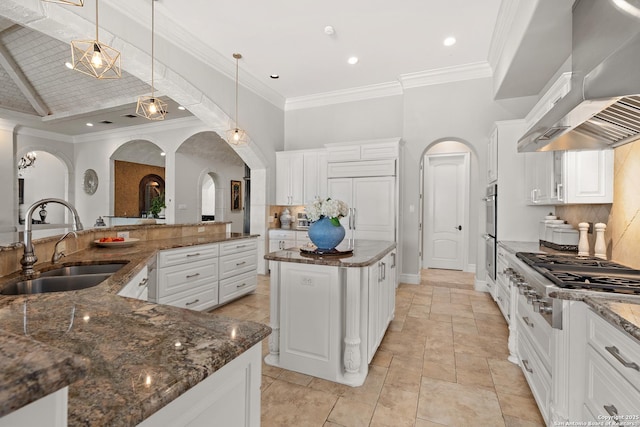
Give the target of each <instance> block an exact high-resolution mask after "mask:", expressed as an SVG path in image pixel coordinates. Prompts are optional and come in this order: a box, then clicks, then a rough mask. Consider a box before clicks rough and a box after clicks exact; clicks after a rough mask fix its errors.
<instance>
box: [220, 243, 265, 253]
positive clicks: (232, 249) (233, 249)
mask: <svg viewBox="0 0 640 427" xmlns="http://www.w3.org/2000/svg"><path fill="white" fill-rule="evenodd" d="M257 248H258V242H257V240H256V239H242V240H233V241H230V242H225V243H220V256H225V255H231V254H237V253H239V252H246V251H251V250H256V249H257Z"/></svg>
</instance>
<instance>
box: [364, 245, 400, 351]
mask: <svg viewBox="0 0 640 427" xmlns="http://www.w3.org/2000/svg"><path fill="white" fill-rule="evenodd" d="M395 272H396V252H395V251H393V252H391V253H389V254H387V255H386V256H385V257H384V258H383V259H382V260H380V261H378V262H377V263H375V264H374V265H372V266H370V267H369V302H368V305H369V313H368V316H369V319H368V320H369V322H368V328H369V330H368V335H369V337H368V338H369V339H368V340H367V343H368V348H367V359H368V360H367V362H371V359H373V356H374V355H375V353H376V350H377V349H378V347H379V346H380V343H381V342H382V338H383V337H384V334H385V332H386V330H387V327H388V326H389V323H390V322H391V321H392V320H393V317H394V313H395V301H396V299H395V295H396V286H395V285H396V281H395V274H396V273H395Z"/></svg>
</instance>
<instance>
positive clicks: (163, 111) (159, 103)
mask: <svg viewBox="0 0 640 427" xmlns="http://www.w3.org/2000/svg"><path fill="white" fill-rule="evenodd" d="M155 3H156V0H151V96H140V97H138V105H137V106H136V114H137V115H139V116H142V117H145V118H147V119H149V120H164V116H166V115H167V103H166V102H164V101H163V100H161V99H159V98H156V97H155V96H154V88H153V80H154V79H153V75H154V66H153V63H154V53H155V51H154V49H155V44H154V41H153V39H154V34H155V21H156V19H155V17H156V9H155Z"/></svg>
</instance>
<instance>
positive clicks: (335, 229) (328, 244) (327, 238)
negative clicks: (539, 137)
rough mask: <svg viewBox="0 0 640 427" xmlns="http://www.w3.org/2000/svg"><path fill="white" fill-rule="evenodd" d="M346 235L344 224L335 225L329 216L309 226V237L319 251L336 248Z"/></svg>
mask: <svg viewBox="0 0 640 427" xmlns="http://www.w3.org/2000/svg"><path fill="white" fill-rule="evenodd" d="M344 235H345V231H344V227H343V226H342V224H340V225H338V226H335V225H333V224H332V223H331V220H330V219H329V218H321V219H319V220H318V221H316V222H314V223H312V224H311V225H310V226H309V239H311V241H312V242H313V244H314V245H316V246H317V247H318V250H319V251H329V250H331V249H334V248H335V247H336V246H338V245H339V244H340V242H342V239H344Z"/></svg>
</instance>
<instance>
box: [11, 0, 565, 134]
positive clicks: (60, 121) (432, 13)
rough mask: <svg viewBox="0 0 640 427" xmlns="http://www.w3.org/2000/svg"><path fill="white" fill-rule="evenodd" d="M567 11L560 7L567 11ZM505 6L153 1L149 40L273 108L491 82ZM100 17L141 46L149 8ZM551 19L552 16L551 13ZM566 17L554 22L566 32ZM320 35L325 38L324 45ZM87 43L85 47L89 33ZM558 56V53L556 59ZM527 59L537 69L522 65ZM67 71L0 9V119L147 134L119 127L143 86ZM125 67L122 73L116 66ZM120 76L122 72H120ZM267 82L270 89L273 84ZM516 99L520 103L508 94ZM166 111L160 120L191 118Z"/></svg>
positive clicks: (128, 79)
mask: <svg viewBox="0 0 640 427" xmlns="http://www.w3.org/2000/svg"><path fill="white" fill-rule="evenodd" d="M532 1H533V0H532ZM569 1H570V0H563V1H559V2H557V3H562V4H564V5H566V4H567V3H568V2H569ZM29 2H30V3H33V4H37V3H39V2H37V1H36V0H29ZM505 3H506V4H516V3H517V2H514V1H512V0H483V1H469V0H448V1H446V2H443V1H436V0H403V1H401V2H389V1H383V0H373V1H372V0H350V1H348V2H344V1H340V0H325V1H322V2H313V1H309V0H302V1H295V2H291V1H285V0H273V1H270V2H264V1H257V0H236V1H230V2H211V1H206V0H192V1H189V2H184V1H181V0H157V3H156V5H157V6H156V16H157V18H156V29H157V31H158V33H159V36H158V37H160V38H164V39H169V40H172V42H173V43H176V44H178V45H180V44H182V45H184V46H185V50H187V51H189V50H190V53H194V52H196V53H199V54H201V55H202V57H203V58H204V60H205V61H206V62H208V63H210V64H212V65H213V66H214V68H217V69H218V70H220V71H222V72H223V74H226V75H227V76H229V77H231V78H233V72H234V70H235V69H234V66H235V63H234V60H233V58H232V54H233V53H234V52H241V53H242V54H243V59H242V60H241V65H240V66H241V70H242V75H243V76H244V77H243V84H245V85H247V87H250V88H251V89H252V90H254V91H256V92H258V93H260V92H262V93H265V94H267V95H266V97H269V98H270V99H271V100H272V101H273V99H280V100H281V105H284V104H285V103H286V102H290V101H295V100H299V99H305V98H309V97H316V96H323V95H325V94H332V93H340V92H348V91H353V90H354V89H359V88H365V89H366V88H371V87H376V86H380V85H388V84H396V85H399V84H400V83H402V82H403V80H404V79H407V78H412V77H414V76H416V75H423V74H426V75H429V74H430V73H431V74H436V75H437V74H438V73H445V74H446V73H447V72H449V71H450V70H455V69H457V68H461V67H468V66H486V67H487V69H489V70H490V66H489V56H490V50H491V47H492V39H495V37H496V28H497V27H496V25H497V21H498V18H499V15H500V13H501V11H504V10H505ZM536 3H537V2H536ZM554 3H555V2H554ZM43 4H45V5H46V6H42V4H40V7H44V8H46V9H45V10H55V9H50V8H52V7H62V8H67V9H64V13H73V14H77V15H81V16H82V17H83V18H84V19H86V20H87V22H92V14H93V13H94V11H95V3H94V2H93V1H91V0H86V1H85V6H84V8H74V7H69V6H61V5H56V4H53V3H43ZM501 4H502V8H501ZM507 6H508V5H507ZM69 8H70V9H69ZM507 9H508V7H507ZM551 9H552V8H551ZM563 9H565V10H566V7H564V6H563ZM69 11H70V12H69ZM100 11H101V18H100V26H101V28H102V27H103V26H104V27H105V28H106V29H107V30H109V31H112V28H109V27H110V22H111V26H112V27H113V22H114V21H115V20H117V19H118V17H119V16H120V17H122V16H123V14H124V15H126V16H127V18H130V19H132V20H133V21H134V22H136V23H138V24H139V25H140V30H141V31H140V32H138V33H134V32H133V31H132V32H131V34H132V35H133V36H134V37H137V36H138V35H140V36H142V35H143V34H144V37H148V34H149V21H150V16H149V14H150V4H149V2H148V1H147V0H144V1H135V2H132V1H131V0H105V1H102V2H101V3H100ZM103 11H104V19H103V17H102V15H103ZM549 13H551V14H553V10H550V12H549ZM566 17H567V16H566V14H563V15H562V19H563V20H566ZM552 18H554V19H555V20H556V21H552V20H549V19H548V17H547V16H542V17H537V19H541V20H546V26H545V32H546V33H547V34H548V33H549V32H550V31H551V28H550V27H551V26H550V25H549V23H550V22H555V24H554V25H555V26H556V27H558V26H562V25H565V26H566V25H567V24H568V25H570V21H569V22H568V23H567V22H559V21H558V17H557V16H556V17H552ZM327 26H331V27H332V30H333V32H332V33H331V31H329V30H328V29H326V27H327ZM329 33H330V34H329ZM120 36H121V37H122V35H120ZM450 36H453V37H455V38H456V40H457V43H456V44H454V45H453V46H450V47H446V46H444V45H443V40H444V39H445V38H446V37H450ZM87 38H93V35H91V34H90V33H88V34H87ZM61 39H64V37H61ZM535 41H536V40H533V41H532V40H528V42H529V45H530V46H529V47H530V48H531V49H532V50H531V54H530V55H528V56H527V55H525V57H527V58H528V61H529V62H530V63H532V65H528V66H527V67H528V68H529V69H531V68H532V67H533V66H534V65H533V63H535V66H536V67H538V69H532V70H531V73H532V74H535V73H538V74H539V67H541V64H543V63H544V61H545V58H548V57H549V55H546V56H545V55H539V57H537V56H536V55H537V54H538V53H540V52H543V48H547V49H548V46H537V45H536V43H535ZM538 44H539V43H538ZM564 45H566V43H564ZM565 47H566V46H563V48H565ZM536 49H537V50H538V51H537V52H536ZM565 50H566V49H565ZM567 54H568V52H563V53H562V54H561V55H560V57H562V55H564V57H566V55H567ZM123 56H124V54H123ZM351 56H357V57H358V59H359V61H358V63H357V64H355V65H350V64H348V63H347V59H348V58H349V57H351ZM556 56H557V55H556ZM531 57H536V58H537V60H536V61H531V60H530V58H531ZM69 60H70V48H69V45H68V43H66V42H62V41H59V40H57V39H56V38H53V37H50V36H48V35H44V34H41V33H39V32H38V31H36V30H34V29H31V28H25V27H22V26H20V25H17V24H14V23H13V22H12V21H9V20H8V19H6V18H5V17H3V16H2V10H1V8H0V117H2V115H3V114H4V115H5V116H6V115H7V114H14V115H16V117H18V118H22V119H24V120H31V119H35V120H34V121H33V123H34V124H33V125H32V126H33V127H39V128H42V129H47V130H51V131H54V132H59V133H63V134H68V135H79V134H84V133H90V132H95V131H99V130H105V129H110V128H114V127H122V126H128V125H135V124H141V123H146V122H147V121H146V120H145V119H143V118H139V117H127V115H135V101H136V99H137V96H139V95H143V94H148V93H149V92H150V87H149V85H148V84H146V83H145V82H142V81H140V80H138V79H137V78H135V77H133V76H132V75H131V74H128V73H127V72H126V71H123V77H122V79H119V80H107V81H105V80H96V79H93V78H91V77H88V76H84V75H82V74H80V73H78V72H75V71H73V70H69V69H67V68H66V67H65V65H64V64H65V62H67V61H69ZM557 62H558V61H557V59H554V63H553V64H550V65H549V66H548V68H549V70H547V72H548V73H549V74H550V73H552V72H553V71H555V69H556V68H557V66H558V63H557ZM123 63H124V64H126V59H125V58H123ZM552 67H556V68H552ZM123 68H124V69H125V70H126V65H125V66H124V67H123ZM272 74H278V75H279V78H278V79H273V78H271V77H270V76H271V75H272ZM522 81H523V84H521V85H518V84H516V85H513V86H514V87H515V88H517V89H516V90H515V91H512V92H513V96H523V95H532V94H536V93H537V90H539V89H541V87H526V84H525V83H524V82H525V81H526V76H522ZM538 86H539V84H538ZM518 91H519V92H521V93H515V92H518ZM508 96H509V94H506V96H504V94H503V97H508ZM168 101H169V102H170V106H169V111H170V113H169V115H168V116H167V119H173V118H179V117H184V116H186V115H189V112H188V111H180V110H178V109H177V105H176V104H175V103H174V102H173V101H171V100H168ZM89 121H91V122H93V123H94V126H93V127H92V128H87V127H86V125H85V123H86V122H89ZM102 121H110V122H112V123H110V124H105V123H100V122H102Z"/></svg>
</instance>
